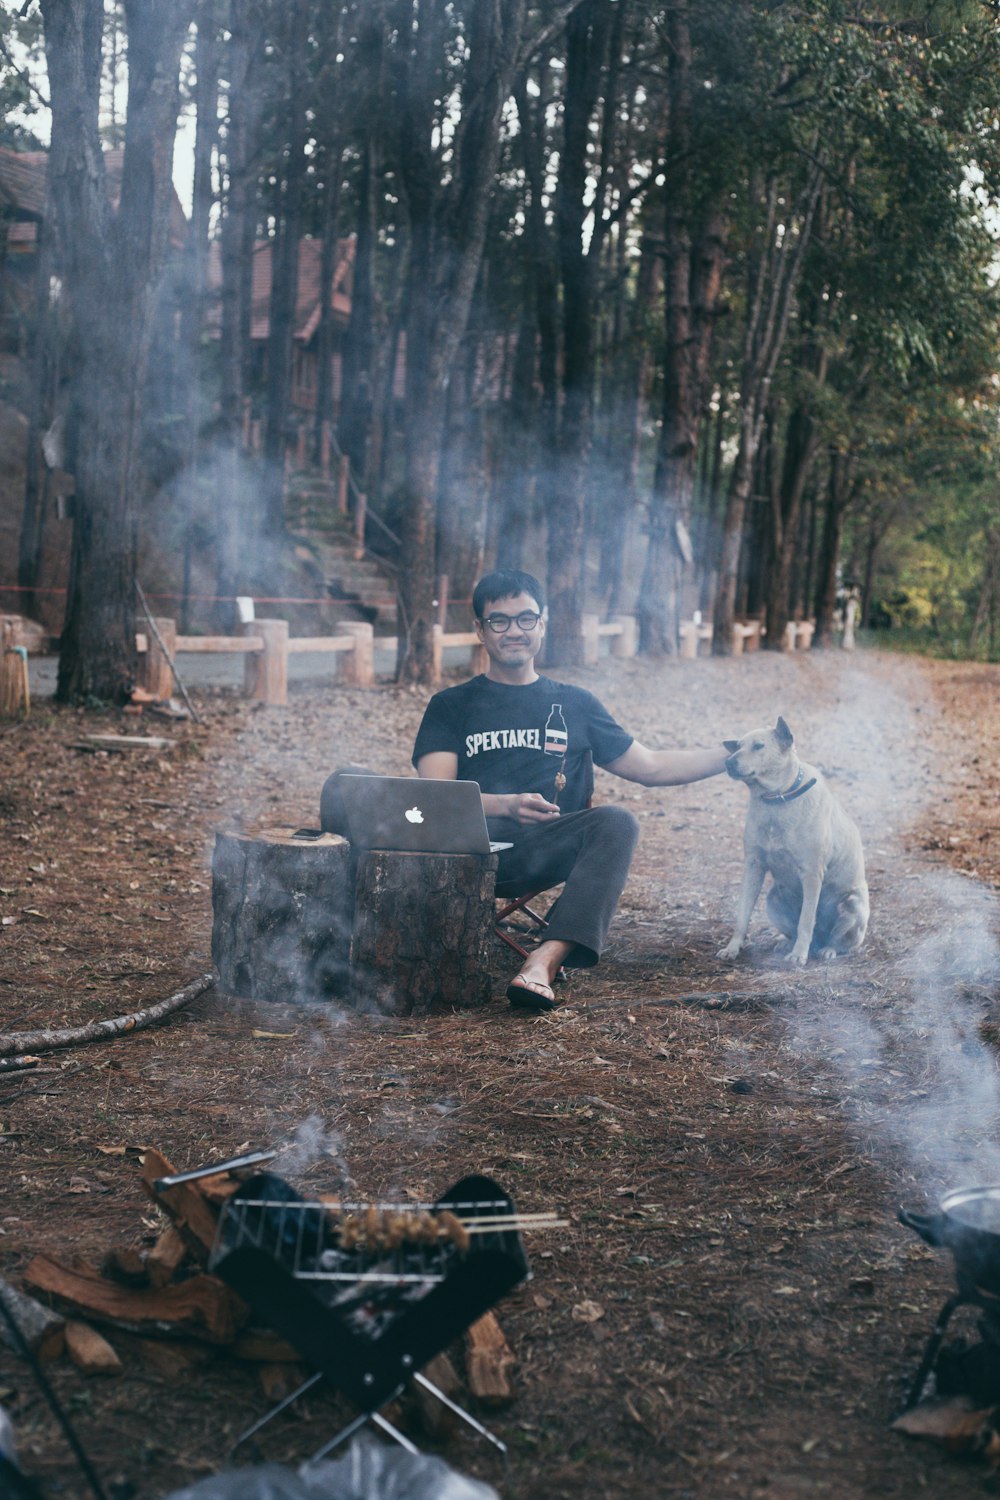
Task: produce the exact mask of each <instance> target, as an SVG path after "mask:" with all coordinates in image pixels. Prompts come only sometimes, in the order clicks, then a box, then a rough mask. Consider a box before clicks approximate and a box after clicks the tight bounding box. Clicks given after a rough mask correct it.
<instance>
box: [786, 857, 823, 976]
mask: <svg viewBox="0 0 1000 1500" xmlns="http://www.w3.org/2000/svg"><path fill="white" fill-rule="evenodd" d="M822 889H823V875H822V871H819V870H817V871H810V872H809V874H808V875H803V877H802V910H801V911H800V912H799V925H798V930H797V932H796V934H795V942H794V943H793V945H792V947H791V948H790V950H789V952H788V954H787V958H788V962H789V963H790V964H804V963H806V962H807V961H808V959H809V947H810V944H811V943H812V937H813V929H814V927H815V926H816V908H817V907H818V905H819V895H820V891H821V890H822Z"/></svg>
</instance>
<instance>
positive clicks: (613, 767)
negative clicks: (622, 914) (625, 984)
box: [413, 572, 728, 1011]
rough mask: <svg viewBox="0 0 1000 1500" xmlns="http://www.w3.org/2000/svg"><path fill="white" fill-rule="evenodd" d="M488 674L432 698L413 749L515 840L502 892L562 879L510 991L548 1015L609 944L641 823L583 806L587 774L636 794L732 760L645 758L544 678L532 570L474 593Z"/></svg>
mask: <svg viewBox="0 0 1000 1500" xmlns="http://www.w3.org/2000/svg"><path fill="white" fill-rule="evenodd" d="M472 609H473V613H474V615H475V619H476V632H477V634H478V636H479V639H480V640H481V641H482V643H483V646H484V647H485V650H486V654H487V656H488V657H489V670H488V671H487V672H486V673H485V675H481V676H479V677H474V678H472V680H471V681H470V682H464V683H462V684H461V685H460V686H459V687H452V688H445V689H444V691H443V692H440V693H436V694H435V695H434V697H433V698H432V699H431V701H430V703H429V704H428V705H427V709H426V711H425V713H424V717H423V720H422V722H421V725H420V728H419V730H418V731H417V739H416V743H415V745H414V747H413V764H414V765H415V766H416V768H417V774H418V775H419V776H428V777H431V778H434V779H438V780H443V781H454V780H456V779H458V780H462V781H476V782H478V783H479V788H480V791H481V792H482V795H483V810H484V812H485V813H486V820H487V823H488V825H489V830H490V838H491V839H497V840H507V841H510V843H511V844H512V846H513V847H512V848H510V849H505V850H503V851H501V853H500V855H499V860H500V864H499V868H498V870H497V885H496V893H497V895H498V896H521V895H524V893H525V892H526V891H532V890H543V889H547V888H548V887H549V886H553V885H558V884H560V882H563V881H565V886H564V888H563V891H562V894H561V895H560V897H559V899H558V901H556V903H555V905H554V906H553V907H552V910H551V911H550V913H549V916H548V923H549V926H548V931H547V936H546V938H545V941H544V942H542V943H539V945H538V947H537V948H535V949H534V950H533V951H532V953H531V954H530V956H529V957H528V958H527V959H525V961H524V963H523V964H522V965H521V968H520V970H519V972H518V973H517V974H516V975H515V976H514V978H513V979H512V980H511V982H510V984H509V985H508V986H507V998H508V1000H509V1001H510V1003H511V1005H512V1006H515V1007H517V1008H518V1009H522V1010H531V1011H542V1010H554V1009H555V1006H556V999H555V995H554V993H553V990H552V985H553V981H554V980H555V977H556V975H557V974H558V972H559V969H560V967H561V966H562V965H564V964H565V965H567V966H569V967H573V968H589V967H591V966H592V965H593V964H596V963H597V960H598V959H599V957H600V955H601V952H602V950H603V948H604V943H605V938H606V936H607V931H608V927H609V926H610V924H611V918H612V917H613V916H614V913H615V908H616V907H617V905H618V898H619V896H620V895H621V893H622V889H623V887H624V885H625V881H626V879H627V877H628V872H629V865H630V864H631V862H632V854H633V851H634V849H635V846H636V842H637V840H638V837H639V824H638V821H637V819H636V818H635V817H634V816H633V814H632V813H630V812H628V811H627V809H625V808H624V807H613V806H604V807H593V808H591V807H588V806H587V803H588V801H589V799H590V794H591V791H592V789H593V774H592V766H593V765H598V766H603V768H604V769H605V770H606V771H611V772H613V773H614V775H615V776H621V777H623V778H624V780H625V781H635V782H638V783H639V785H640V786H680V785H682V784H684V783H687V782H690V781H701V780H702V779H703V778H704V777H706V776H718V775H719V773H720V772H721V771H723V770H724V769H725V763H726V758H727V755H728V752H727V751H726V750H725V749H724V748H722V747H720V748H719V749H718V750H647V749H646V747H645V745H640V744H639V742H638V740H635V739H633V737H632V736H631V735H630V734H626V732H625V730H624V729H622V727H621V726H620V725H619V724H616V723H615V721H614V719H613V718H612V717H611V715H610V714H609V713H608V711H607V709H606V708H605V707H604V705H603V704H602V703H601V702H599V700H598V699H597V698H595V697H594V695H593V693H588V692H587V691H586V689H585V688H580V687H572V686H570V685H569V684H567V683H564V682H554V681H553V680H552V679H551V678H549V677H540V676H539V674H538V673H537V672H536V671H535V657H536V656H537V655H538V652H539V651H540V649H541V646H542V642H543V641H544V639H545V596H544V593H543V590H542V586H541V584H540V583H539V582H538V579H537V578H533V577H532V576H531V574H530V573H520V572H498V573H488V574H487V575H486V577H485V578H481V579H480V580H479V582H478V583H477V584H476V587H475V589H474V591H473V595H472Z"/></svg>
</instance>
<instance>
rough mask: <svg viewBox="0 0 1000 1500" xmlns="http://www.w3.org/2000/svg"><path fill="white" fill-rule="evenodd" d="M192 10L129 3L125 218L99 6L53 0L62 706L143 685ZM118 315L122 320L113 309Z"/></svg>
mask: <svg viewBox="0 0 1000 1500" xmlns="http://www.w3.org/2000/svg"><path fill="white" fill-rule="evenodd" d="M192 9H193V0H185V3H177V4H176V5H173V6H170V7H164V6H162V5H160V4H158V3H156V0H130V4H129V5H128V7H127V17H128V30H129V101H128V119H127V126H126V135H125V155H124V161H123V166H122V180H121V194H120V199H119V205H118V209H117V212H114V211H113V210H112V208H111V204H110V200H109V197H108V193H107V185H106V181H105V171H104V160H103V156H102V152H101V140H100V134H99V128H98V121H99V108H100V77H101V36H102V26H103V5H102V4H101V0H43V3H42V15H43V18H44V23H45V48H46V57H47V61H48V68H49V80H50V87H51V98H52V140H51V149H50V153H49V177H50V182H51V190H52V201H53V204H54V207H55V220H56V226H57V234H58V247H59V265H60V270H61V274H62V276H63V279H64V284H65V286H66V290H67V294H68V297H69V300H70V304H71V309H72V314H71V315H72V319H73V325H74V333H75V355H76V367H75V369H74V370H73V372H72V373H73V400H74V404H75V426H76V432H77V443H76V456H75V477H76V492H75V505H74V524H73V543H72V554H71V562H70V581H69V587H68V590H67V604H66V619H65V625H64V628H63V635H62V649H61V652H60V657H59V681H58V688H57V694H58V697H59V698H60V699H61V700H62V701H64V702H66V701H72V700H77V699H82V698H87V697H90V698H96V699H100V700H102V701H115V700H118V699H120V698H121V697H122V696H123V695H124V694H125V693H126V692H127V691H128V690H129V688H130V686H131V683H132V681H133V679H134V675H135V666H136V654H135V628H134V612H135V611H134V606H135V599H134V594H135V549H136V524H137V522H136V506H135V492H136V485H137V474H138V465H137V461H136V446H137V435H138V430H139V422H140V417H141V397H142V391H143V387H144V383H145V377H146V372H147V369H148V362H149V348H150V339H151V333H152V326H153V309H154V304H155V298H156V293H157V288H158V282H159V274H160V270H161V267H162V264H163V259H164V254H165V250H166V244H167V231H168V215H169V207H170V194H171V166H172V158H173V139H174V131H175V127H176V121H177V108H178V97H179V96H178V67H179V60H180V50H181V45H182V43H183V40H184V36H185V33H186V31H187V27H188V23H189V20H190V16H191V11H192ZM111 308H113V309H114V317H110V316H109V309H111Z"/></svg>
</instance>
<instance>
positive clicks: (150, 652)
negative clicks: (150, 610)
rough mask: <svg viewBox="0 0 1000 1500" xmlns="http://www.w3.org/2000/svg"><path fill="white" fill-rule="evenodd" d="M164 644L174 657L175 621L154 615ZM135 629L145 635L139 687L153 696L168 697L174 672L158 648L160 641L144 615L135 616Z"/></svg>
mask: <svg viewBox="0 0 1000 1500" xmlns="http://www.w3.org/2000/svg"><path fill="white" fill-rule="evenodd" d="M154 618H155V623H156V629H157V630H158V631H159V632H160V636H161V638H162V640H163V644H164V646H166V648H167V650H168V651H169V652H170V655H171V656H172V657H174V658H176V656H177V621H176V620H163V619H161V618H160V617H159V616H158V615H157V616H155V617H154ZM135 623H136V630H138V631H139V632H141V633H142V634H143V635H145V637H146V656H145V660H143V661H141V665H140V667H139V678H140V682H139V685H140V687H144V688H145V689H146V691H147V693H152V695H153V697H154V698H169V697H171V695H172V694H173V691H174V674H173V672H172V670H171V667H170V663H169V661H168V660H167V658H166V657H165V656H164V654H163V652H162V651H161V649H160V643H159V641H158V640H157V639H156V635H155V633H154V632H153V630H152V629H151V628H150V624H149V621H148V620H147V619H146V616H145V615H137V616H136V622H135Z"/></svg>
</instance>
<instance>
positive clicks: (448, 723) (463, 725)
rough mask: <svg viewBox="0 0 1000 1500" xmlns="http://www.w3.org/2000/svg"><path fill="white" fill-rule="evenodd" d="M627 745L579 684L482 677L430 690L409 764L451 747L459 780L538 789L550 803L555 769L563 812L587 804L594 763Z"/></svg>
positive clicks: (498, 788) (492, 787)
mask: <svg viewBox="0 0 1000 1500" xmlns="http://www.w3.org/2000/svg"><path fill="white" fill-rule="evenodd" d="M631 744H632V736H631V735H630V734H626V732H625V730H624V729H622V727H621V725H620V724H616V723H615V721H614V719H613V718H612V717H611V715H610V714H609V713H608V711H607V709H606V708H605V707H604V705H603V703H601V701H600V700H599V699H598V698H595V697H594V695H593V693H588V692H587V690H586V689H585V688H579V687H572V686H571V685H570V684H569V683H566V682H553V680H552V679H551V678H550V677H539V678H537V679H536V681H535V682H532V683H529V684H527V685H526V686H511V685H510V684H508V683H504V682H494V681H493V680H492V679H491V678H489V677H482V676H480V677H473V678H472V679H471V681H469V682H463V683H462V684H461V686H459V687H453V688H445V689H444V691H443V692H441V693H435V695H434V697H433V698H432V699H431V701H430V703H428V705H427V709H426V712H425V713H424V717H423V720H422V722H421V725H420V728H419V730H418V731H417V740H416V744H415V745H414V747H413V763H414V765H416V764H417V762H418V761H419V760H420V758H421V756H424V755H430V754H431V753H432V752H434V751H437V750H450V751H451V752H453V753H454V754H456V755H457V756H458V779H459V781H476V782H478V783H479V789H480V791H482V792H500V793H503V792H540V793H541V795H542V796H543V797H545V798H547V799H548V801H550V802H553V801H555V800H557V799H556V785H555V778H556V775H557V773H558V772H559V771H560V770H561V771H562V772H563V774H564V775H565V777H566V786H565V788H564V789H563V791H562V792H561V793H560V794H559V797H558V802H559V806H560V808H561V810H562V811H563V812H564V813H569V812H578V811H579V809H580V808H582V807H586V805H587V802H588V800H589V798H590V794H591V792H592V790H593V766H594V765H598V766H606V765H609V764H610V762H611V761H614V760H617V759H618V757H619V756H620V755H624V754H625V751H626V750H627V749H628V747H629V746H630V745H631Z"/></svg>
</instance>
